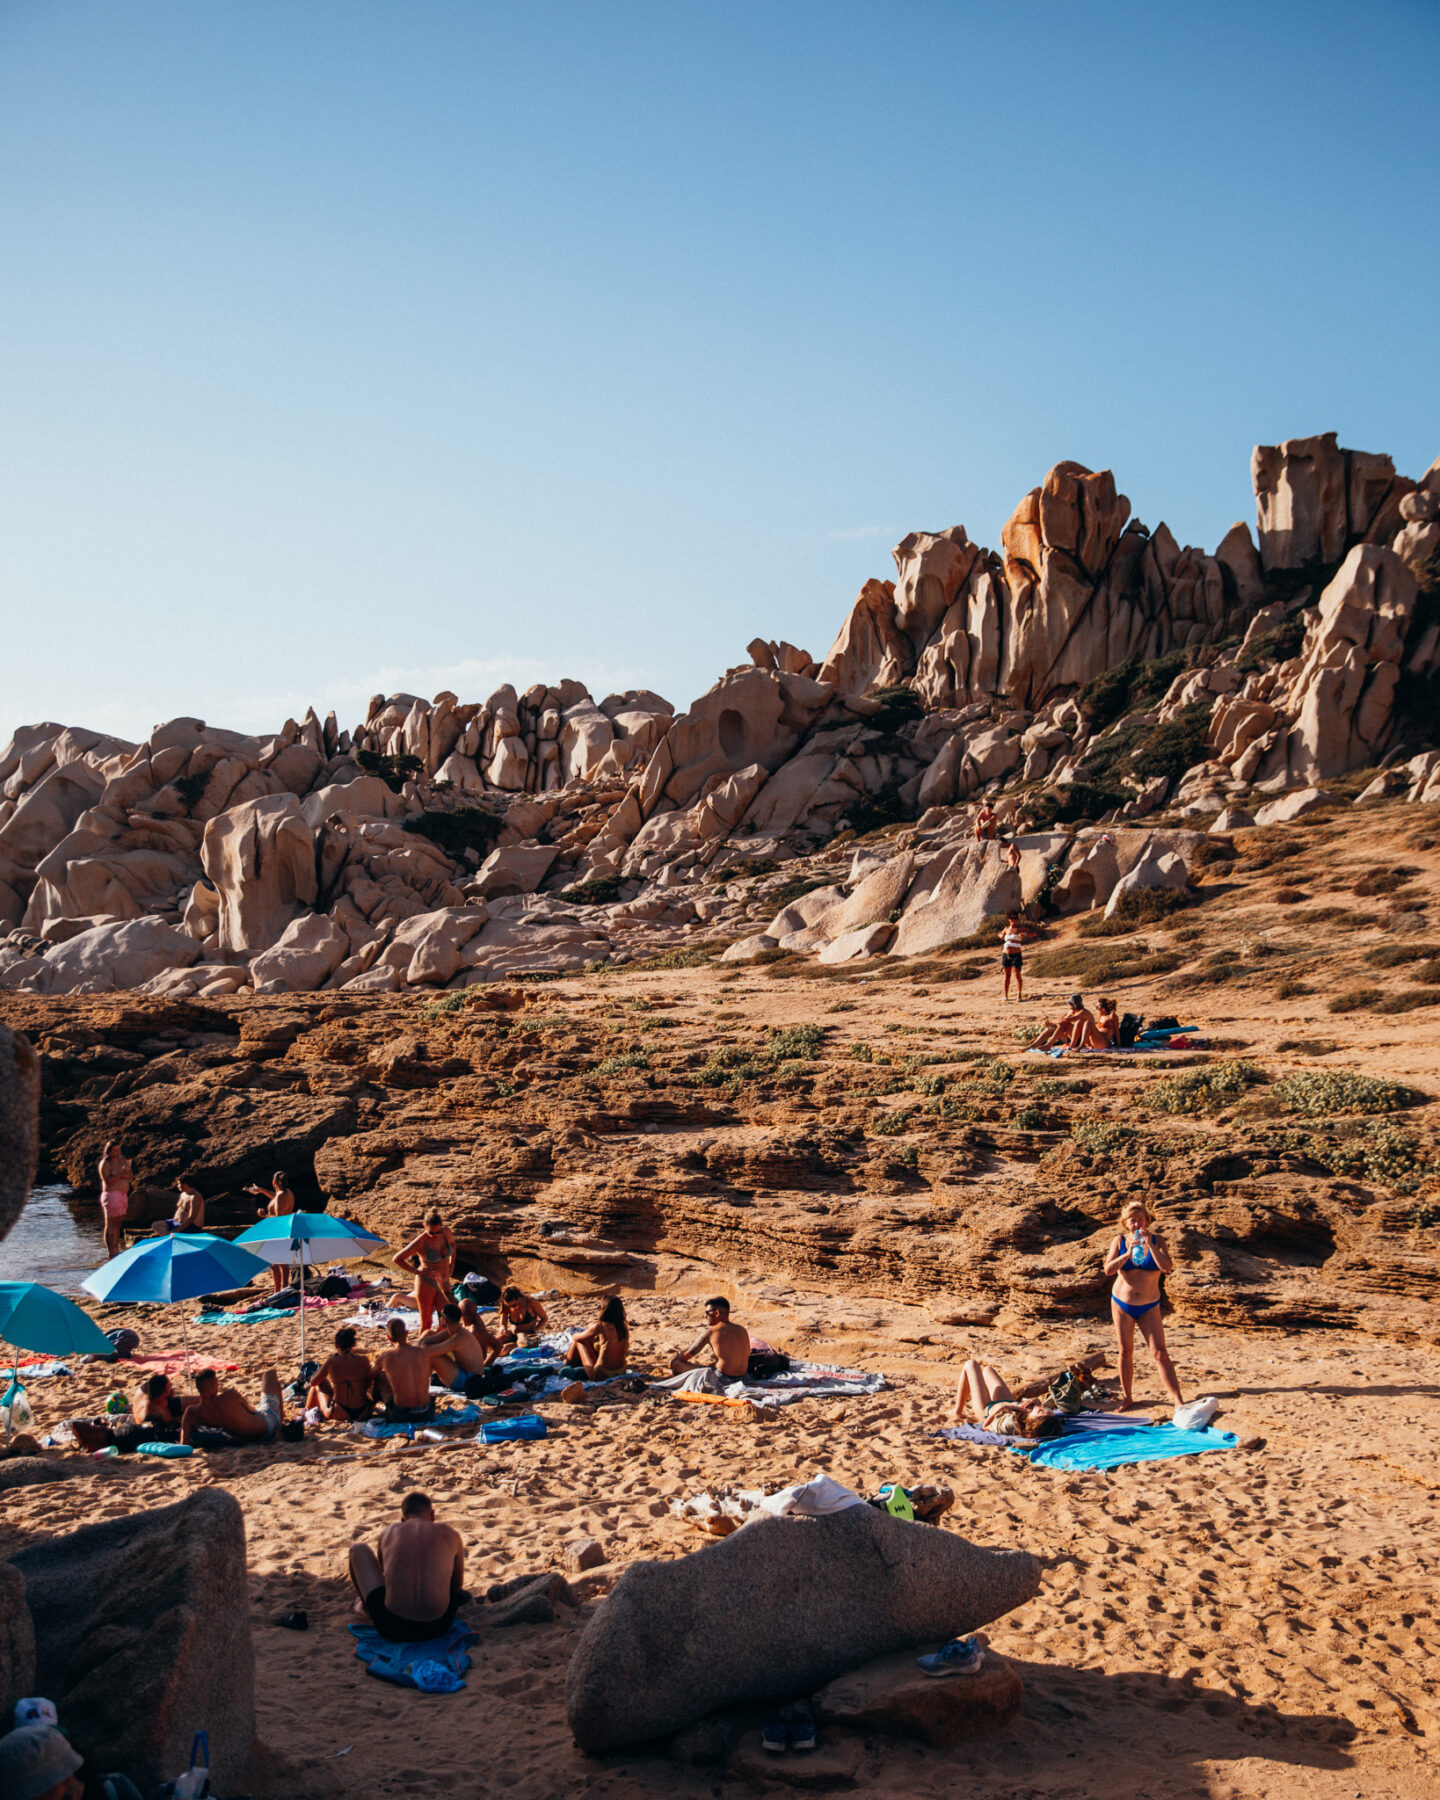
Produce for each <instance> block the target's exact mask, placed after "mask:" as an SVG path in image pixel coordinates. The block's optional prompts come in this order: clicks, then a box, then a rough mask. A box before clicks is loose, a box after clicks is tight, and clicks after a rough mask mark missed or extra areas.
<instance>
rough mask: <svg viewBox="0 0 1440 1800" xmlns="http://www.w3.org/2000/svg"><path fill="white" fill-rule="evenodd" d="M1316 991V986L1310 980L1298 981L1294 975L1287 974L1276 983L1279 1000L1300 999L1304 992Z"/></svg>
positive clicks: (1276, 995)
mask: <svg viewBox="0 0 1440 1800" xmlns="http://www.w3.org/2000/svg"><path fill="white" fill-rule="evenodd" d="M1314 992H1315V990H1314V988H1312V987H1311V986H1310V984H1309V982H1308V981H1297V980H1296V979H1295V977H1294V976H1293V975H1287V976H1286V977H1285V979H1284V980H1283V981H1277V982H1276V984H1275V998H1276V999H1277V1000H1298V999H1299V998H1300V996H1301V995H1302V994H1313V993H1314Z"/></svg>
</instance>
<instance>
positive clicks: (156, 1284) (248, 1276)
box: [80, 1231, 266, 1372]
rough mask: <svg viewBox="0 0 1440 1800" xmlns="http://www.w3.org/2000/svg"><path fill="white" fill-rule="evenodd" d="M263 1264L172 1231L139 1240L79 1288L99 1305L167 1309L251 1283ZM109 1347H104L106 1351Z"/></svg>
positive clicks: (218, 1242)
mask: <svg viewBox="0 0 1440 1800" xmlns="http://www.w3.org/2000/svg"><path fill="white" fill-rule="evenodd" d="M265 1266H266V1264H265V1263H264V1262H263V1261H262V1259H261V1258H260V1257H258V1256H252V1255H251V1253H250V1252H249V1251H248V1250H241V1249H240V1248H239V1247H238V1246H237V1245H235V1244H231V1243H227V1242H226V1241H225V1239H224V1238H217V1237H210V1236H208V1235H207V1234H205V1233H204V1232H199V1231H172V1232H171V1233H170V1234H169V1236H168V1237H156V1238H141V1240H140V1242H139V1243H138V1244H132V1245H131V1247H130V1248H129V1249H128V1250H122V1251H121V1252H120V1254H119V1256H112V1257H111V1258H110V1260H109V1262H107V1263H102V1264H101V1265H100V1267H99V1268H98V1269H96V1270H95V1272H94V1274H93V1275H87V1276H86V1277H85V1279H84V1281H82V1282H81V1283H80V1285H81V1287H83V1288H85V1289H86V1290H87V1292H89V1293H92V1294H94V1296H95V1298H96V1299H97V1300H109V1301H110V1302H112V1304H114V1303H124V1302H126V1301H128V1302H130V1303H131V1304H140V1303H142V1302H156V1301H158V1302H159V1303H160V1304H161V1305H166V1306H168V1305H171V1304H173V1303H174V1302H175V1301H176V1300H194V1299H195V1298H196V1297H197V1296H198V1295H200V1294H213V1293H214V1292H215V1290H216V1289H217V1288H232V1287H239V1286H241V1285H242V1284H243V1283H244V1282H247V1281H253V1280H254V1279H255V1277H256V1276H257V1275H258V1274H259V1273H260V1271H261V1270H262V1269H263V1268H265ZM181 1329H182V1332H184V1335H185V1367H186V1370H187V1372H188V1370H189V1367H190V1337H189V1333H188V1331H185V1328H184V1324H183V1321H182V1325H181ZM107 1347H108V1345H107Z"/></svg>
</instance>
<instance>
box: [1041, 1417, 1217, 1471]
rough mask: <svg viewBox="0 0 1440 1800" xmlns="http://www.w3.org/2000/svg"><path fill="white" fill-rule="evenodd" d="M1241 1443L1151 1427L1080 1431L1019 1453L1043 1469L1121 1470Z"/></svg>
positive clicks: (1207, 1433)
mask: <svg viewBox="0 0 1440 1800" xmlns="http://www.w3.org/2000/svg"><path fill="white" fill-rule="evenodd" d="M1239 1442H1240V1440H1239V1438H1238V1437H1236V1435H1235V1433H1234V1432H1233V1431H1216V1430H1215V1429H1214V1427H1213V1426H1212V1427H1211V1428H1210V1429H1208V1430H1206V1431H1182V1430H1181V1429H1180V1427H1179V1426H1178V1425H1151V1426H1148V1427H1145V1428H1141V1429H1137V1430H1133V1431H1124V1430H1114V1429H1110V1430H1104V1431H1077V1432H1074V1433H1067V1434H1066V1435H1065V1436H1064V1437H1059V1438H1047V1439H1046V1440H1045V1442H1044V1443H1041V1444H1037V1445H1036V1446H1035V1447H1034V1449H1033V1450H1017V1454H1018V1455H1021V1456H1024V1457H1026V1458H1027V1459H1028V1460H1029V1461H1030V1462H1032V1463H1034V1464H1035V1466H1036V1467H1037V1468H1042V1469H1120V1468H1124V1467H1125V1466H1126V1465H1127V1464H1129V1463H1142V1462H1164V1461H1167V1460H1168V1459H1169V1458H1170V1457H1173V1456H1199V1455H1201V1454H1203V1453H1204V1452H1205V1451H1207V1450H1233V1449H1234V1448H1235V1446H1236V1445H1237V1444H1238V1443H1239Z"/></svg>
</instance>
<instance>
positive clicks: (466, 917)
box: [348, 904, 490, 986]
mask: <svg viewBox="0 0 1440 1800" xmlns="http://www.w3.org/2000/svg"><path fill="white" fill-rule="evenodd" d="M489 917H490V909H489V908H488V907H487V906H485V905H483V904H482V905H479V906H442V907H437V908H436V909H435V910H434V911H433V912H426V913H416V914H415V916H414V917H413V918H409V919H406V920H405V922H404V923H403V924H402V925H400V926H398V927H397V928H396V931H395V936H394V938H393V939H392V940H391V942H390V943H389V944H388V945H387V946H386V947H385V949H384V951H383V952H382V953H381V958H380V964H381V966H382V967H385V966H388V967H390V968H393V969H394V970H395V971H396V972H397V974H399V975H400V976H401V977H402V978H403V979H404V980H405V981H407V982H408V983H410V985H411V986H420V985H425V984H429V985H432V986H443V984H444V983H445V982H447V981H449V980H450V978H451V977H452V976H453V975H454V974H455V973H456V971H457V970H458V969H459V968H460V965H461V961H462V956H461V952H462V951H463V950H464V948H465V946H466V945H467V944H469V943H470V942H471V940H472V939H473V938H475V936H476V935H477V934H478V933H479V932H480V931H481V930H482V929H483V928H484V925H485V922H486V920H487V919H489ZM348 985H351V986H353V985H354V984H353V983H350V984H348Z"/></svg>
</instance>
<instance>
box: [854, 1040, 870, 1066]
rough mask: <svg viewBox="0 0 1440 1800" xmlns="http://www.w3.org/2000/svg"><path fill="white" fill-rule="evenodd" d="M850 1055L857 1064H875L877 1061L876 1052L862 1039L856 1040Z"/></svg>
mask: <svg viewBox="0 0 1440 1800" xmlns="http://www.w3.org/2000/svg"><path fill="white" fill-rule="evenodd" d="M850 1054H851V1055H852V1056H853V1057H854V1058H855V1060H856V1062H874V1060H875V1052H874V1051H873V1050H872V1049H871V1048H870V1046H869V1045H868V1044H867V1043H865V1042H864V1041H863V1040H862V1039H860V1038H856V1040H855V1042H854V1043H853V1044H852V1045H851V1046H850Z"/></svg>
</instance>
